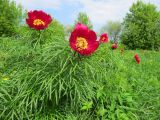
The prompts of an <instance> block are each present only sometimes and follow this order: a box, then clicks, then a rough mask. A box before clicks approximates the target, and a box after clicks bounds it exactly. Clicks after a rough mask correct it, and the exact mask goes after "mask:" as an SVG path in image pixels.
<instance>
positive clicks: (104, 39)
mask: <svg viewBox="0 0 160 120" xmlns="http://www.w3.org/2000/svg"><path fill="white" fill-rule="evenodd" d="M99 42H100V43H107V42H108V35H107V34H106V33H103V34H101V36H100V39H99Z"/></svg>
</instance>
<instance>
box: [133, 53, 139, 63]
mask: <svg viewBox="0 0 160 120" xmlns="http://www.w3.org/2000/svg"><path fill="white" fill-rule="evenodd" d="M134 58H135V60H136V62H137V64H140V57H139V56H138V54H135V55H134Z"/></svg>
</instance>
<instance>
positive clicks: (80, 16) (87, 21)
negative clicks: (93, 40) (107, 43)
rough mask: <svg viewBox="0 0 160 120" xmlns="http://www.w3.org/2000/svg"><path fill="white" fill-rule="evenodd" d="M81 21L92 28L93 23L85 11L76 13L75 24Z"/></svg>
mask: <svg viewBox="0 0 160 120" xmlns="http://www.w3.org/2000/svg"><path fill="white" fill-rule="evenodd" d="M77 23H82V24H85V25H87V26H88V28H89V29H93V25H92V23H91V21H90V19H89V17H88V15H87V14H86V13H85V12H80V13H79V14H78V18H77V20H75V24H77Z"/></svg>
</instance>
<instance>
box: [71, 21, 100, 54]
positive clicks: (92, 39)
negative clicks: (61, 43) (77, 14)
mask: <svg viewBox="0 0 160 120" xmlns="http://www.w3.org/2000/svg"><path fill="white" fill-rule="evenodd" d="M96 40H97V35H96V33H95V32H94V31H92V30H89V29H88V27H87V26H85V25H83V24H81V23H78V24H77V25H76V27H75V29H74V30H73V32H72V33H71V36H70V40H69V42H70V47H71V48H72V49H73V50H75V51H77V52H78V53H79V54H81V55H90V54H92V53H93V52H94V51H95V50H96V49H97V48H98V46H99V42H98V41H96Z"/></svg>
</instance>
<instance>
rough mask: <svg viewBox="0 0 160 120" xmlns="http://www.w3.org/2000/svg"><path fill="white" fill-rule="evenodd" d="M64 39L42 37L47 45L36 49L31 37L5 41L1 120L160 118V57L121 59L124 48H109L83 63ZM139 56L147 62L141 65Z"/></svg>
mask: <svg viewBox="0 0 160 120" xmlns="http://www.w3.org/2000/svg"><path fill="white" fill-rule="evenodd" d="M43 34H44V36H45V34H46V33H45V32H44V33H42V35H43ZM44 36H43V37H44ZM59 36H60V32H58V33H56V32H55V34H54V35H53V36H50V37H49V38H41V39H46V41H47V42H46V44H43V45H42V46H41V47H40V46H37V47H36V48H33V47H31V45H30V44H28V43H30V42H29V41H31V40H32V34H31V33H30V32H29V33H26V36H25V37H22V38H21V39H20V40H19V39H18V40H17V38H0V118H2V119H4V120H9V119H14V120H16V119H18V120H22V119H37V120H50V119H60V120H63V119H66V120H96V119H97V120H101V119H105V120H106V119H107V120H158V119H159V118H160V69H159V68H160V62H159V61H160V53H159V52H155V51H141V50H137V51H129V50H125V51H124V53H123V54H121V53H120V48H121V47H120V48H119V49H117V50H114V51H113V50H111V49H110V47H111V44H110V43H108V44H102V45H101V46H100V47H99V48H98V50H97V51H96V52H95V53H94V54H93V55H92V56H89V57H81V58H79V57H77V55H76V56H73V54H74V52H73V51H72V50H71V49H70V47H69V44H68V41H65V40H64V38H63V37H59ZM35 39H36V37H35ZM26 41H28V42H26ZM48 41H50V42H48ZM135 53H138V54H139V56H140V58H141V63H140V64H139V65H138V64H136V62H135V60H134V54H135ZM6 78H7V79H8V80H5V79H6Z"/></svg>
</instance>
